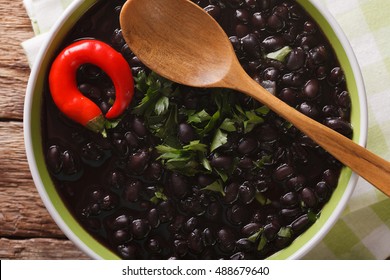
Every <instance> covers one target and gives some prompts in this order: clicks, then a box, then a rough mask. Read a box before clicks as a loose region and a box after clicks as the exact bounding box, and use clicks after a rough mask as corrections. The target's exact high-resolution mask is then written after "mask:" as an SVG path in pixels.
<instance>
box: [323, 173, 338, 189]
mask: <svg viewBox="0 0 390 280" xmlns="http://www.w3.org/2000/svg"><path fill="white" fill-rule="evenodd" d="M339 176H340V171H339V170H336V169H327V170H325V171H324V173H323V174H322V179H323V180H324V181H325V183H326V185H328V186H329V187H330V188H335V187H337V184H338V181H339Z"/></svg>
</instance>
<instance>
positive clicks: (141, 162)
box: [127, 150, 150, 174]
mask: <svg viewBox="0 0 390 280" xmlns="http://www.w3.org/2000/svg"><path fill="white" fill-rule="evenodd" d="M149 158H150V153H149V151H147V150H140V151H138V152H136V153H134V154H132V155H130V156H129V159H128V161H127V170H128V171H129V172H131V173H135V174H140V173H142V172H143V171H144V170H145V169H146V167H147V165H148V161H149Z"/></svg>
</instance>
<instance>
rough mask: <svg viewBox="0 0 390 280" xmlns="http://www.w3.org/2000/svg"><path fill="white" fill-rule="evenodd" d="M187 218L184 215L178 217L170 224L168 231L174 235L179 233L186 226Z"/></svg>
mask: <svg viewBox="0 0 390 280" xmlns="http://www.w3.org/2000/svg"><path fill="white" fill-rule="evenodd" d="M186 220H187V218H186V217H185V216H183V215H178V216H176V217H175V218H174V219H173V221H172V222H171V223H170V224H169V226H168V230H169V231H170V232H173V233H178V232H180V231H181V229H182V228H183V226H184V223H185V222H186Z"/></svg>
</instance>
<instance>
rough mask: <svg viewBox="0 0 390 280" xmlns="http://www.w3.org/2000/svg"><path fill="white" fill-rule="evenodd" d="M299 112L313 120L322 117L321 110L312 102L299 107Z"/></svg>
mask: <svg viewBox="0 0 390 280" xmlns="http://www.w3.org/2000/svg"><path fill="white" fill-rule="evenodd" d="M298 110H299V111H300V112H301V113H302V114H304V115H306V116H308V117H309V118H312V119H317V118H318V117H319V115H320V110H319V109H318V107H317V106H316V104H314V103H312V102H303V103H301V104H300V105H299V108H298Z"/></svg>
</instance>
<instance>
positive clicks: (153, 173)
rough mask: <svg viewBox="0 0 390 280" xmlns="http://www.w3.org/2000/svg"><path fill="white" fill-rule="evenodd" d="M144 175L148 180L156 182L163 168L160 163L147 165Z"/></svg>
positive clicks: (155, 162)
mask: <svg viewBox="0 0 390 280" xmlns="http://www.w3.org/2000/svg"><path fill="white" fill-rule="evenodd" d="M145 173H146V177H147V178H148V180H153V181H157V180H159V179H160V178H161V176H162V174H163V167H162V165H161V163H160V162H158V161H154V162H151V163H150V164H149V165H148V167H147V168H146V171H145Z"/></svg>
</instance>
